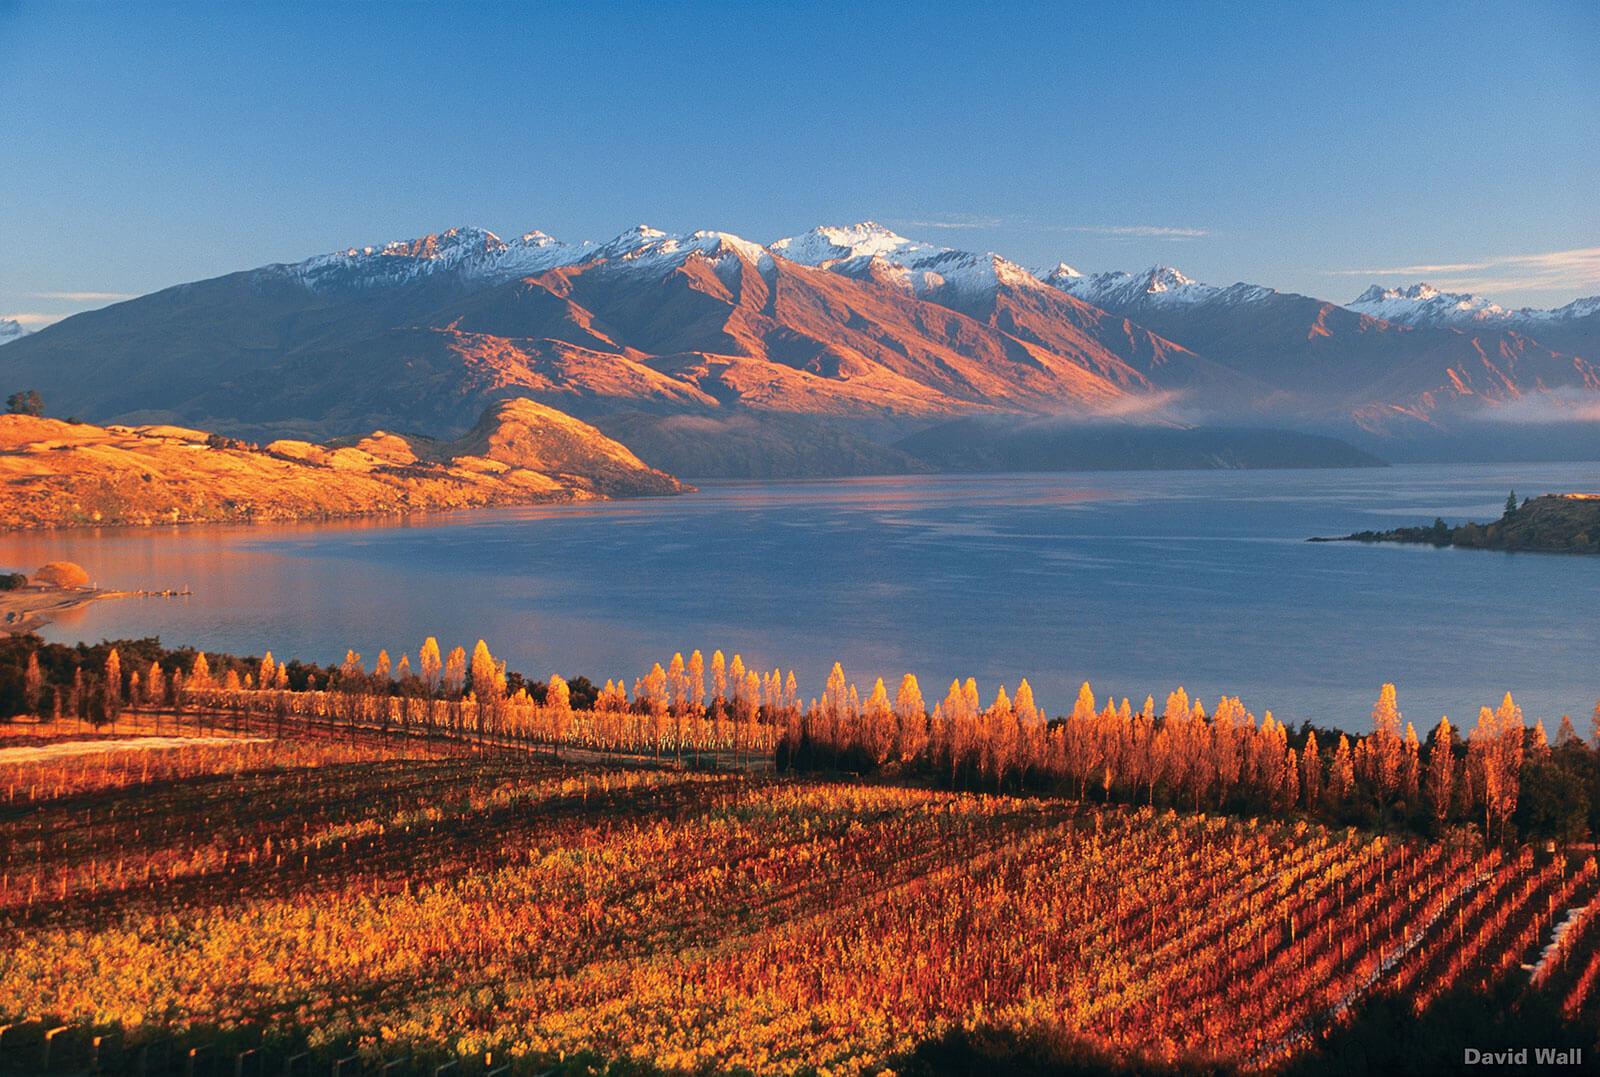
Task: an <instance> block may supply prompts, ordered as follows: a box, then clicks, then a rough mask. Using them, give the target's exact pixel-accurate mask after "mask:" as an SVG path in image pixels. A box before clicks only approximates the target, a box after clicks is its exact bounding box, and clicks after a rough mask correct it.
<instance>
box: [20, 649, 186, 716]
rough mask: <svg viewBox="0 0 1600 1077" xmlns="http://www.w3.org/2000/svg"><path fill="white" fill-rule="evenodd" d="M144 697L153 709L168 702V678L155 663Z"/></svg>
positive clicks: (149, 674) (152, 664) (147, 681)
mask: <svg viewBox="0 0 1600 1077" xmlns="http://www.w3.org/2000/svg"><path fill="white" fill-rule="evenodd" d="M30 661H31V657H30ZM34 668H37V666H35V667H34ZM144 696H145V701H146V702H148V703H149V704H150V705H151V706H152V707H159V706H161V705H162V704H163V703H165V702H166V701H167V684H166V678H165V677H164V676H163V675H162V673H161V666H160V665H159V664H158V663H156V662H154V661H152V662H151V663H150V670H149V672H147V673H146V674H145V677H144Z"/></svg>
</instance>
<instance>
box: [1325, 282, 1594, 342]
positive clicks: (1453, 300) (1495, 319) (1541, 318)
mask: <svg viewBox="0 0 1600 1077" xmlns="http://www.w3.org/2000/svg"><path fill="white" fill-rule="evenodd" d="M1345 307H1346V309H1349V310H1353V311H1355V312H1357V313H1358V314H1366V315H1368V316H1370V317H1373V318H1382V319H1383V320H1384V321H1386V322H1397V323H1399V324H1400V325H1416V326H1438V327H1444V328H1450V329H1514V330H1516V331H1518V332H1537V331H1538V330H1539V329H1541V328H1544V327H1548V326H1552V325H1559V324H1561V323H1566V322H1573V321H1576V320H1578V319H1579V318H1587V317H1589V316H1591V315H1594V314H1596V313H1600V296H1589V297H1587V298H1585V299H1575V300H1573V301H1572V302H1571V303H1568V304H1567V305H1566V306H1564V307H1557V308H1556V309H1554V310H1537V309H1535V308H1532V307H1522V308H1520V309H1518V310H1507V309H1506V308H1505V307H1502V306H1500V305H1499V304H1498V303H1495V302H1493V301H1491V300H1489V299H1485V298H1484V297H1483V296H1481V295H1471V294H1468V293H1463V292H1443V291H1440V290H1439V289H1438V288H1435V287H1434V286H1433V285H1431V284H1426V283H1418V284H1413V285H1410V286H1409V287H1406V288H1385V287H1383V286H1382V285H1379V284H1374V285H1373V286H1372V287H1370V288H1368V289H1367V290H1366V291H1364V292H1362V293H1361V294H1360V295H1359V296H1357V297H1356V298H1355V299H1354V300H1352V301H1351V302H1349V303H1346V304H1345Z"/></svg>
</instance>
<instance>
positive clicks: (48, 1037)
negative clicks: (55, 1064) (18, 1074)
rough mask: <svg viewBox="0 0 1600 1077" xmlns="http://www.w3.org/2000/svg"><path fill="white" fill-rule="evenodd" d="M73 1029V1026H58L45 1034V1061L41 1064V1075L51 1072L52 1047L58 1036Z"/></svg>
mask: <svg viewBox="0 0 1600 1077" xmlns="http://www.w3.org/2000/svg"><path fill="white" fill-rule="evenodd" d="M71 1027H72V1026H71V1025H57V1026H56V1027H55V1028H52V1029H51V1030H50V1031H48V1032H46V1033H45V1034H44V1060H43V1061H41V1062H40V1063H39V1072H40V1073H49V1072H50V1047H51V1045H52V1044H53V1043H54V1042H55V1038H56V1037H57V1036H59V1035H61V1034H62V1033H63V1032H65V1031H66V1030H67V1029H69V1028H71Z"/></svg>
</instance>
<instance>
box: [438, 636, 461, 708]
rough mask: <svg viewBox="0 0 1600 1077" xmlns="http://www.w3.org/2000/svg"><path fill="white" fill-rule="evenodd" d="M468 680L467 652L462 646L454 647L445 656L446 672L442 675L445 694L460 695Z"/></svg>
mask: <svg viewBox="0 0 1600 1077" xmlns="http://www.w3.org/2000/svg"><path fill="white" fill-rule="evenodd" d="M466 681H467V652H466V649H465V648H462V647H452V648H451V649H450V653H449V654H448V655H446V656H445V660H444V672H443V674H441V676H440V684H442V685H443V687H444V691H445V695H448V696H458V695H460V694H461V689H462V688H463V687H464V686H465V685H466Z"/></svg>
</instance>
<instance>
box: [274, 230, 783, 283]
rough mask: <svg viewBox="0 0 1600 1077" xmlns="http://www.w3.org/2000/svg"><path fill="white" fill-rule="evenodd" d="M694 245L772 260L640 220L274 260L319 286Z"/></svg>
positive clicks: (715, 256)
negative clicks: (568, 236) (592, 233)
mask: <svg viewBox="0 0 1600 1077" xmlns="http://www.w3.org/2000/svg"><path fill="white" fill-rule="evenodd" d="M695 252H699V253H700V254H702V255H704V256H705V257H706V258H707V259H709V260H710V261H711V262H713V263H714V264H716V265H717V266H718V267H719V268H721V267H722V266H723V264H724V262H725V260H726V259H728V258H730V257H732V258H737V259H740V260H742V261H745V262H749V263H751V264H752V265H755V266H757V267H758V268H766V267H769V266H770V265H771V264H772V260H771V255H769V254H768V253H767V250H766V248H764V247H762V246H761V245H760V244H758V243H751V242H749V241H748V240H744V239H740V238H739V237H738V236H735V235H730V234H728V233H726V232H710V231H701V232H694V233H691V234H689V235H683V236H677V235H672V234H670V233H667V232H663V231H661V230H660V229H658V228H651V227H649V226H648V225H642V224H641V225H637V226H635V227H633V228H630V229H628V230H627V231H626V232H623V233H622V234H621V235H619V236H617V237H616V238H615V239H613V240H611V241H609V242H607V243H604V244H596V243H591V242H584V243H575V244H574V243H563V242H561V241H560V240H558V239H553V238H552V237H550V236H548V235H546V234H545V233H544V232H540V231H532V232H527V233H524V234H523V235H521V236H519V237H518V238H516V239H513V240H511V241H510V242H506V241H505V240H502V239H501V238H500V237H498V236H496V235H495V234H494V233H493V232H489V231H485V230H484V229H482V228H452V229H450V230H449V231H448V232H442V233H439V234H438V235H428V236H423V237H421V238H420V239H410V240H402V241H400V242H396V243H388V244H385V245H384V246H382V247H352V248H350V249H348V250H344V251H336V252H334V253H332V254H325V255H321V256H320V257H317V258H312V259H309V260H307V261H304V262H300V263H298V264H296V265H290V266H280V267H268V268H270V269H276V270H279V271H282V272H286V273H288V274H290V275H291V276H295V277H297V278H298V279H299V280H301V281H302V282H303V283H304V284H305V285H306V286H307V287H308V288H310V289H312V290H313V291H322V292H325V291H331V290H335V289H373V288H388V287H394V286H397V285H404V284H410V283H413V282H416V281H419V280H423V279H426V278H429V277H433V276H437V275H440V274H455V275H456V276H458V277H459V278H461V279H462V280H467V281H473V282H477V283H485V284H499V283H504V282H505V281H510V280H515V279H517V278H518V277H525V276H529V275H531V274H535V273H542V272H544V271H545V270H548V269H556V268H559V267H561V266H569V265H577V264H579V263H587V262H601V261H603V262H614V263H617V264H618V265H619V266H629V265H631V266H635V267H641V268H642V267H645V266H650V267H656V266H658V265H659V264H663V263H673V262H682V261H684V260H685V259H687V258H688V257H689V256H690V255H692V254H694V253H695Z"/></svg>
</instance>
